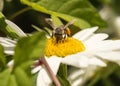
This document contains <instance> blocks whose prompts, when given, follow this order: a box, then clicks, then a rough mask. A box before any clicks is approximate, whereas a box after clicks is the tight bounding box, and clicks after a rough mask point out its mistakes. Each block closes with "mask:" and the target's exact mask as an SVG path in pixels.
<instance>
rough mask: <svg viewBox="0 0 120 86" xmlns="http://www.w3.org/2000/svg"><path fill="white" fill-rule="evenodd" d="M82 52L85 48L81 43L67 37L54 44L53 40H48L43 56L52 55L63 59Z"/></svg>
mask: <svg viewBox="0 0 120 86" xmlns="http://www.w3.org/2000/svg"><path fill="white" fill-rule="evenodd" d="M84 50H85V46H84V45H83V43H82V42H81V41H79V40H77V39H75V38H72V37H67V38H66V39H64V40H63V41H61V42H58V43H56V40H55V39H54V38H50V39H48V40H47V43H46V48H45V55H46V56H48V57H49V56H53V55H56V56H59V57H64V56H67V55H71V54H75V53H78V52H82V51H84Z"/></svg>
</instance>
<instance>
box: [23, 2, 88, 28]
mask: <svg viewBox="0 0 120 86" xmlns="http://www.w3.org/2000/svg"><path fill="white" fill-rule="evenodd" d="M66 1H68V0H66ZM21 2H22V3H24V4H26V5H28V6H30V7H32V8H33V9H34V10H36V11H39V12H43V13H46V14H50V15H55V16H58V17H60V18H62V19H63V20H65V21H69V22H70V21H71V20H73V19H77V20H78V22H79V24H74V25H75V26H77V27H80V28H81V29H82V28H87V27H90V24H89V23H88V22H87V21H85V20H84V19H81V18H80V17H76V16H72V15H70V14H68V13H67V14H66V13H65V14H64V13H62V12H57V10H58V9H56V8H61V7H62V5H59V7H55V9H56V10H51V9H49V8H51V7H49V6H46V7H45V6H42V5H41V4H40V3H42V1H38V3H34V2H30V1H29V0H21ZM45 2H46V5H48V4H51V6H53V5H54V4H55V2H56V0H54V1H51V0H49V1H45ZM52 2H54V4H53V3H52ZM60 3H62V4H63V3H64V2H62V1H57V3H56V5H58V4H60ZM52 4H53V5H52ZM44 5H45V3H44Z"/></svg>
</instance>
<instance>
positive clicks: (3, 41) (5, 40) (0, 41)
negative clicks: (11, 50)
mask: <svg viewBox="0 0 120 86" xmlns="http://www.w3.org/2000/svg"><path fill="white" fill-rule="evenodd" d="M15 43H16V41H13V40H11V39H8V38H6V37H0V44H2V45H4V46H14V45H15Z"/></svg>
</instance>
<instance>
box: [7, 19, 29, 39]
mask: <svg viewBox="0 0 120 86" xmlns="http://www.w3.org/2000/svg"><path fill="white" fill-rule="evenodd" d="M5 22H6V23H7V24H8V25H9V26H10V27H11V28H12V29H13V31H15V32H16V33H17V34H18V35H19V36H20V37H24V36H27V35H26V34H25V33H24V32H23V31H22V30H21V29H20V28H19V27H18V26H17V25H16V24H14V23H13V22H11V21H10V20H7V19H6V20H5Z"/></svg>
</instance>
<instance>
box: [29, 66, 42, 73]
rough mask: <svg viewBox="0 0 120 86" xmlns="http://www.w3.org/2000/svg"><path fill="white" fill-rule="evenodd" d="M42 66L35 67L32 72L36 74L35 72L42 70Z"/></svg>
mask: <svg viewBox="0 0 120 86" xmlns="http://www.w3.org/2000/svg"><path fill="white" fill-rule="evenodd" d="M41 68H42V67H41V66H38V67H35V68H34V69H32V71H31V73H32V74H35V73H37V72H38V71H40V69H41Z"/></svg>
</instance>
